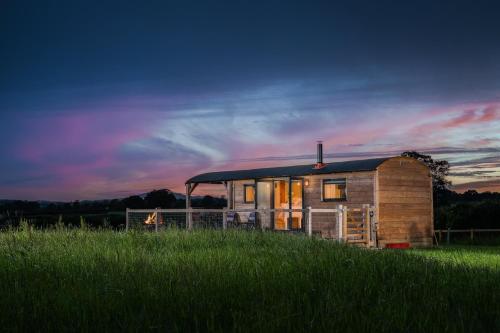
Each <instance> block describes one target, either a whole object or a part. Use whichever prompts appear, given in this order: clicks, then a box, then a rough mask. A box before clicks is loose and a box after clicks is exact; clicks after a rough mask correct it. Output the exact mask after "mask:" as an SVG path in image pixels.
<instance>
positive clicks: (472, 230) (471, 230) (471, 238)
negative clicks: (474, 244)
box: [470, 228, 474, 241]
mask: <svg viewBox="0 0 500 333" xmlns="http://www.w3.org/2000/svg"><path fill="white" fill-rule="evenodd" d="M470 240H471V241H473V240H474V229H473V228H471V229H470Z"/></svg>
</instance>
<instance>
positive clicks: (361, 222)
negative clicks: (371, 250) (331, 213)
mask: <svg viewBox="0 0 500 333" xmlns="http://www.w3.org/2000/svg"><path fill="white" fill-rule="evenodd" d="M346 215H347V216H346V217H345V219H344V224H343V228H344V232H343V234H344V240H345V242H346V243H347V244H352V245H356V246H361V247H369V246H370V234H371V230H370V210H369V208H360V209H356V208H354V209H350V210H349V214H346Z"/></svg>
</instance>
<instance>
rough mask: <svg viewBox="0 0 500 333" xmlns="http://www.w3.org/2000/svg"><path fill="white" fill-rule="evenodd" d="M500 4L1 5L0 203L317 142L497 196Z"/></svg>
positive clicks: (118, 192) (169, 174) (127, 191)
mask: <svg viewBox="0 0 500 333" xmlns="http://www.w3.org/2000/svg"><path fill="white" fill-rule="evenodd" d="M498 3H499V2H498V1H490V2H483V1H467V2H461V1H429V2H426V1H412V2H409V1H345V2H343V3H336V2H335V1H324V2H321V1H303V2H301V3H298V2H297V3H295V2H292V1H280V2H277V1H262V2H257V1H227V2H223V1H213V2H208V1H199V2H191V1H175V2H168V1H137V2H131V1H116V2H111V1H96V2H94V1H10V0H5V1H2V2H1V3H0V50H1V61H0V73H1V75H0V161H1V162H0V199H1V198H5V199H7V198H9V199H29V200H32V199H46V200H76V199H80V200H82V199H101V198H114V197H124V196H128V195H131V194H138V193H144V192H148V191H150V190H153V189H159V188H169V189H172V190H175V191H179V192H182V191H183V190H184V182H185V180H186V179H188V178H189V177H191V176H194V175H196V174H198V173H202V172H207V171H216V170H227V169H238V168H248V167H264V166H276V165H289V164H307V163H311V164H312V163H313V162H314V159H315V141H316V140H319V139H322V140H323V141H324V150H325V153H326V154H327V158H326V161H327V162H329V161H336V160H346V159H359V158H370V157H377V156H387V155H397V154H400V153H401V152H402V151H405V150H417V151H422V152H427V153H430V154H432V156H433V157H434V158H437V159H446V160H448V161H450V162H451V164H452V170H451V177H450V180H452V181H453V184H454V186H455V189H457V190H460V191H463V190H465V189H469V188H473V189H477V190H479V191H485V190H490V191H494V190H496V191H500V16H499V13H500V5H498ZM195 194H196V193H195Z"/></svg>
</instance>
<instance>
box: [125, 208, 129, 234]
mask: <svg viewBox="0 0 500 333" xmlns="http://www.w3.org/2000/svg"><path fill="white" fill-rule="evenodd" d="M128 213H129V209H128V208H127V209H126V212H125V214H126V215H125V231H128V215H129V214H128Z"/></svg>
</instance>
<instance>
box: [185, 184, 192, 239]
mask: <svg viewBox="0 0 500 333" xmlns="http://www.w3.org/2000/svg"><path fill="white" fill-rule="evenodd" d="M191 217H192V216H191V184H190V183H188V184H186V228H187V229H188V230H191V229H192V227H193V225H192V221H191Z"/></svg>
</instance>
